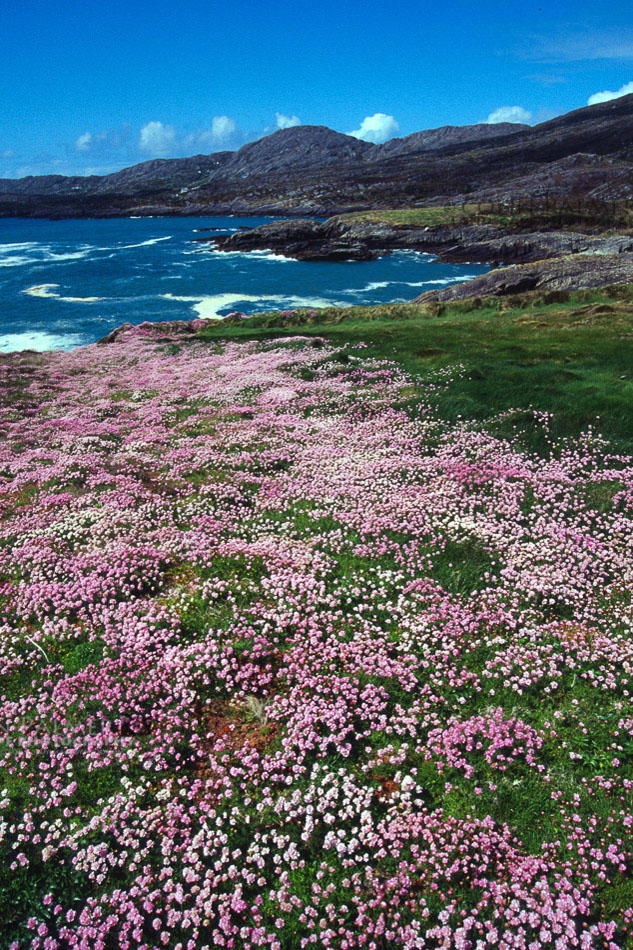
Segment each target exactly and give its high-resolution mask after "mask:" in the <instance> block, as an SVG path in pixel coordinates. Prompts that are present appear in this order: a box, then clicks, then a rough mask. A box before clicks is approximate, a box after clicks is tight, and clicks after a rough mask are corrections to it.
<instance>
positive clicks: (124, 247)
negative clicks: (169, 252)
mask: <svg viewBox="0 0 633 950" xmlns="http://www.w3.org/2000/svg"><path fill="white" fill-rule="evenodd" d="M172 237H173V234H168V235H167V236H166V237H159V238H151V239H150V240H149V241H141V243H140V244H119V245H117V247H116V250H117V251H126V250H128V249H129V248H131V247H149V246H150V244H160V242H161V241H171V239H172ZM108 250H109V249H108Z"/></svg>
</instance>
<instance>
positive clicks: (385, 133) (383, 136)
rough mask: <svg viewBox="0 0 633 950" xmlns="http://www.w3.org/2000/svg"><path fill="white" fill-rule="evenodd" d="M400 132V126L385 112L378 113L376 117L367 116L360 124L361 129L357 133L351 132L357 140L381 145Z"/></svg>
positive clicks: (375, 114)
mask: <svg viewBox="0 0 633 950" xmlns="http://www.w3.org/2000/svg"><path fill="white" fill-rule="evenodd" d="M399 131H400V126H399V125H398V123H397V122H396V120H395V119H394V117H393V116H392V115H385V113H384V112H376V113H374V115H367V116H365V118H364V119H363V121H362V122H361V124H360V128H359V129H356V131H355V132H349V133H348V134H349V135H353V136H354V138H355V139H363V141H364V142H374V143H375V144H376V145H379V144H380V143H381V142H386V141H387V139H391V138H393V137H394V135H397V134H398V132H399Z"/></svg>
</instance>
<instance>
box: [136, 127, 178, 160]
mask: <svg viewBox="0 0 633 950" xmlns="http://www.w3.org/2000/svg"><path fill="white" fill-rule="evenodd" d="M175 144H176V132H175V129H174V127H173V126H171V125H163V123H162V122H148V123H147V124H146V125H144V126H143V128H142V129H141V137H140V139H139V143H138V147H139V148H140V150H141V151H142V152H147V154H148V155H152V156H161V155H169V154H170V153H171V152H172V151H173V149H174V146H175Z"/></svg>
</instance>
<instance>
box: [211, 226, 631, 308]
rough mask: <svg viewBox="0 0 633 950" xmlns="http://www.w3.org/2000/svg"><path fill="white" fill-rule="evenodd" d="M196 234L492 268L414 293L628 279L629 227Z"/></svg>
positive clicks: (251, 244)
mask: <svg viewBox="0 0 633 950" xmlns="http://www.w3.org/2000/svg"><path fill="white" fill-rule="evenodd" d="M197 240H198V241H199V242H200V243H211V244H212V246H213V247H214V248H215V249H217V250H220V251H226V252H231V251H246V252H248V251H256V250H267V251H272V252H274V253H277V254H281V255H283V256H286V257H290V258H293V259H295V260H300V261H370V260H376V259H377V258H378V257H381V256H383V255H385V254H391V253H392V252H393V251H397V250H414V251H420V252H426V253H429V254H433V255H435V256H437V258H438V260H439V261H441V262H443V263H485V264H489V265H491V267H493V268H495V269H493V270H492V271H490V272H489V273H488V274H483V275H481V276H479V277H477V278H475V279H474V280H472V281H467V282H465V283H462V284H458V285H455V286H451V287H446V288H443V289H442V290H439V291H433V292H431V293H429V294H424V295H422V297H421V298H419V299H424V300H431V299H433V300H454V299H462V298H464V297H471V296H489V295H494V296H503V295H507V294H513V293H520V292H523V291H528V290H539V289H543V288H545V287H547V288H550V289H553V290H581V289H584V288H588V287H601V286H606V285H608V284H621V283H630V282H633V233H632V232H628V231H627V232H620V233H615V234H606V235H605V234H592V233H582V232H581V231H568V230H541V231H517V229H516V228H504V227H500V226H497V225H489V224H472V225H460V226H456V227H454V226H440V227H411V226H403V225H391V224H387V223H381V222H372V221H362V220H355V219H353V218H352V219H351V220H350V219H346V217H334V218H330V219H328V220H327V221H318V220H315V219H309V218H301V219H295V220H285V221H273V222H271V223H269V224H264V225H261V226H260V227H258V228H253V229H250V230H240V231H238V232H236V233H235V234H231V235H229V236H224V235H222V236H218V235H215V236H209V237H204V238H198V239H197ZM497 268H498V269H497Z"/></svg>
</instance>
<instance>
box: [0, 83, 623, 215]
mask: <svg viewBox="0 0 633 950" xmlns="http://www.w3.org/2000/svg"><path fill="white" fill-rule="evenodd" d="M544 196H547V197H552V198H561V197H569V196H584V197H595V198H600V199H603V200H623V199H628V198H630V197H632V196H633V95H629V96H623V97H621V98H619V99H614V100H612V101H610V102H606V103H600V104H598V105H594V106H588V107H585V108H583V109H578V110H576V111H574V112H570V113H568V114H566V115H563V116H560V117H558V118H556V119H552V120H550V121H548V122H544V123H541V124H540V125H536V126H525V125H517V124H510V123H502V124H496V125H488V124H481V125H470V126H445V127H442V128H438V129H431V130H427V131H422V132H415V133H413V134H412V135H408V136H406V137H404V138H398V139H391V140H390V141H388V142H386V143H384V144H382V145H375V144H373V143H371V142H364V141H361V140H359V139H357V138H354V137H352V136H349V135H343V134H341V133H339V132H334V131H333V130H332V129H329V128H327V127H326V126H311V125H303V126H296V127H293V128H288V129H281V130H279V131H277V132H274V133H273V134H271V135H268V136H266V137H264V138H262V139H259V140H258V141H255V142H250V143H248V144H247V145H244V146H243V147H242V148H240V149H239V150H238V151H235V152H229V151H223V152H216V153H213V154H211V155H195V156H193V157H191V158H174V159H155V160H153V161H148V162H143V163H141V164H139V165H133V166H131V167H130V168H124V169H123V170H121V171H118V172H114V173H112V174H109V175H102V176H86V177H81V176H74V177H65V176H61V175H43V176H29V177H27V178H19V179H0V216H5V217H7V216H25V217H26V216H29V217H104V216H119V215H132V214H138V215H149V214H178V215H197V214H210V215H212V214H236V215H256V214H257V215H305V214H309V215H317V216H321V215H322V216H328V215H332V214H336V213H339V212H344V211H353V210H361V209H372V208H384V207H398V206H409V205H424V204H428V203H431V202H437V201H443V202H444V203H455V202H460V201H464V200H468V201H469V202H472V201H480V202H483V201H490V200H494V201H512V200H521V199H525V198H538V197H544Z"/></svg>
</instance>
